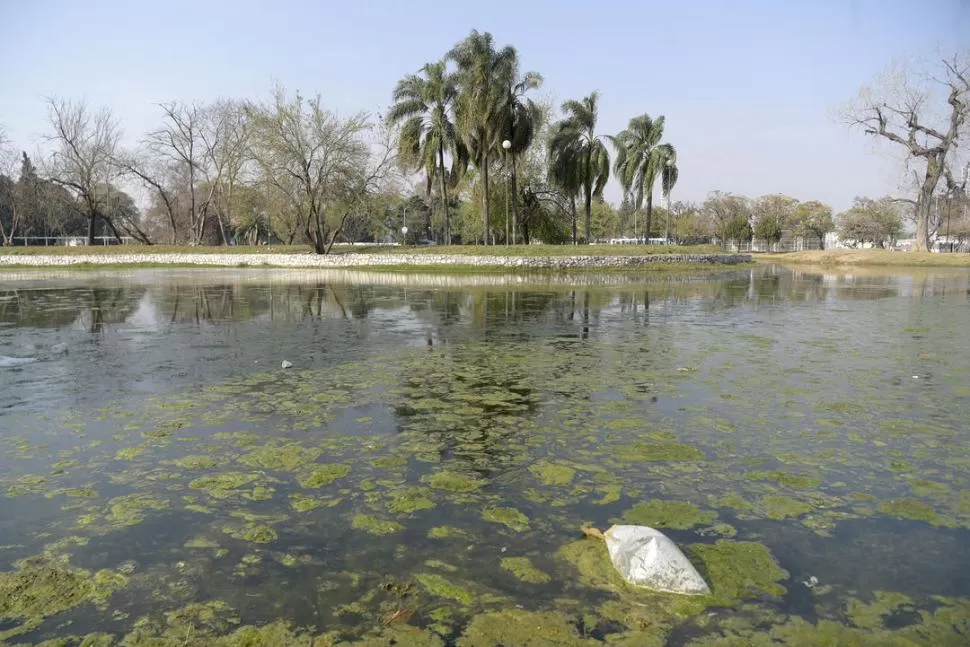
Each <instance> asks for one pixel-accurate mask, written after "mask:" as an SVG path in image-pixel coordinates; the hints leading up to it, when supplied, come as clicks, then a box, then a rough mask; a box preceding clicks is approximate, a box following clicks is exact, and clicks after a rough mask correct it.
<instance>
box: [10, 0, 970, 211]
mask: <svg viewBox="0 0 970 647" xmlns="http://www.w3.org/2000/svg"><path fill="white" fill-rule="evenodd" d="M472 28H475V29H478V30H481V31H491V32H492V33H493V34H494V36H495V38H496V40H497V41H498V43H500V44H512V45H515V46H516V47H517V48H518V50H519V54H520V58H521V61H522V65H523V70H535V71H538V72H540V73H542V74H543V76H544V77H545V81H546V82H545V86H544V88H543V90H542V95H544V96H546V97H549V98H552V99H554V100H555V101H556V103H559V102H560V101H562V100H563V99H566V98H573V97H580V96H582V95H585V94H587V93H589V92H590V91H591V90H599V92H600V93H601V95H602V98H601V112H600V124H599V128H600V130H601V132H603V133H614V132H616V131H617V130H620V129H621V128H623V127H624V126H625V125H626V122H627V120H628V119H629V118H630V117H632V116H634V115H637V114H641V113H643V112H647V113H649V114H651V115H653V116H655V115H658V114H663V115H666V117H667V132H666V137H665V139H666V140H667V141H669V142H670V143H672V144H674V145H675V146H676V147H677V148H678V151H679V160H678V162H679V166H680V169H681V174H680V183H679V185H678V187H677V188H676V189H675V190H674V199H692V200H702V199H703V198H704V196H705V195H706V193H707V192H708V191H710V190H714V189H720V190H723V191H732V192H735V193H742V194H747V195H751V196H757V195H760V194H764V193H774V192H782V193H787V194H790V195H793V196H794V197H797V198H799V199H802V200H808V199H821V200H824V201H826V202H829V203H830V204H831V205H832V206H833V207H835V209H836V210H841V209H844V208H846V207H847V206H848V205H849V203H850V201H851V199H852V197H853V196H854V195H873V196H875V195H880V194H884V193H887V192H893V191H895V190H896V187H897V184H898V180H899V168H898V166H897V165H896V163H895V162H894V161H892V160H890V159H888V158H887V156H886V155H885V153H881V152H880V151H879V150H878V149H877V148H876V147H874V146H873V145H872V143H871V142H869V141H867V139H866V138H865V137H864V136H863V135H862V134H861V133H858V132H850V131H848V130H847V129H846V128H845V127H844V126H842V125H840V124H838V123H836V122H835V121H834V120H833V117H832V110H833V109H834V108H835V107H837V106H838V105H839V104H841V103H843V102H845V101H847V100H849V99H851V98H852V97H853V96H854V95H855V94H856V92H857V90H858V88H859V86H860V85H861V84H864V83H866V82H869V81H871V80H872V78H873V77H874V76H875V75H876V74H878V73H879V72H880V71H881V70H882V69H883V68H884V67H885V66H886V64H888V63H889V62H890V61H891V60H892V59H893V58H894V57H911V58H920V59H926V60H932V59H935V58H937V57H938V55H939V54H941V53H947V52H953V51H956V50H957V49H958V48H961V47H962V48H964V49H966V48H967V47H970V2H968V0H919V1H915V0H907V1H902V0H841V1H839V0H809V1H802V0H799V1H797V2H796V1H792V2H787V1H784V0H775V1H769V0H762V1H756V0H748V1H743V2H742V1H734V2H730V1H716V0H708V1H705V2H700V1H693V2H690V1H686V2H652V1H647V0H641V1H636V0H623V1H620V0H616V1H609V0H591V1H586V2H578V1H575V0H560V1H558V2H554V1H549V2H545V1H542V2H540V1H528V0H517V1H511V0H486V1H482V2H462V1H456V0H453V1H452V2H442V1H440V0H437V1H436V0H396V1H395V0H382V1H368V0H357V1H349V2H348V1H343V2H329V1H318V2H311V1H298V0H274V1H272V2H257V1H255V0H236V1H229V0H219V1H215V0H209V1H207V0H194V1H185V0H167V1H166V2H146V1H141V2H137V1H136V2H131V1H122V0H72V1H68V0H61V1H56V0H31V1H30V2H25V1H17V0H0V61H2V64H0V124H4V125H5V127H6V130H7V132H8V134H9V135H10V136H12V138H13V139H14V140H15V141H16V142H17V143H18V144H19V145H21V146H22V147H26V148H27V149H28V150H31V149H33V148H34V147H35V146H36V145H37V143H38V140H37V137H36V134H37V133H39V132H41V131H42V130H43V129H44V127H45V111H44V105H43V97H44V96H46V95H52V94H56V95H59V96H64V97H71V98H84V99H86V100H88V101H89V102H90V103H92V104H95V105H102V104H103V105H108V106H110V107H111V108H112V109H113V110H114V111H115V113H116V114H117V116H118V117H119V118H120V119H121V121H122V125H123V128H124V131H125V135H126V138H127V139H128V140H129V141H134V140H135V139H137V138H138V137H139V136H140V134H141V133H143V132H144V131H145V130H147V129H149V128H152V127H155V126H156V125H157V124H158V112H157V108H156V107H155V105H154V104H156V103H158V102H161V101H168V100H173V99H180V100H197V101H203V102H204V101H207V100H210V99H213V98H216V97H219V96H234V97H251V98H260V97H265V96H266V94H267V92H268V90H269V88H270V87H271V85H272V83H273V81H274V80H279V81H281V82H282V83H283V84H284V85H286V86H287V87H288V88H289V89H291V90H293V89H299V90H300V91H302V92H304V93H311V92H319V93H320V94H321V95H322V96H323V99H324V102H325V103H326V104H327V105H328V106H329V107H331V108H333V109H335V110H337V111H338V112H341V113H351V112H356V111H359V110H365V111H371V112H376V111H378V110H381V109H382V108H385V107H386V106H387V104H388V103H389V102H390V93H391V90H392V88H393V86H394V83H395V82H396V81H397V80H398V79H399V78H400V77H401V76H403V75H404V74H407V73H410V72H413V71H415V70H417V68H419V67H420V66H421V65H422V64H423V63H424V62H426V61H431V60H435V59H437V58H439V57H440V56H441V55H442V54H443V53H444V52H445V51H447V50H448V49H449V48H450V47H451V46H452V45H453V44H454V43H455V42H456V41H458V40H460V39H461V38H463V37H464V36H465V35H466V34H467V33H468V32H469V31H470V30H471V29H472ZM611 184H612V183H611ZM618 196H619V191H618V189H617V188H616V186H615V185H613V186H612V187H611V189H610V190H609V191H608V197H610V198H611V199H614V200H615V199H617V198H618Z"/></svg>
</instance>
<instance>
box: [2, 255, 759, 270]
mask: <svg viewBox="0 0 970 647" xmlns="http://www.w3.org/2000/svg"><path fill="white" fill-rule="evenodd" d="M750 261H751V256H750V255H746V254H650V255H645V256H472V255H469V256H465V255H460V254H447V255H446V254H326V255H317V254H151V253H148V254H83V255H78V254H70V255H66V254H65V255H57V254H49V255H48V254H45V255H19V254H11V255H4V254H0V267H2V266H5V265H7V266H18V267H63V266H69V265H144V264H151V265H198V266H209V267H246V266H250V267H267V266H268V267H374V266H388V267H402V266H403V267H406V266H409V265H411V266H428V265H442V266H447V265H454V266H461V267H468V266H478V267H508V268H522V269H537V270H538V269H552V270H562V269H584V268H624V267H627V268H630V267H640V266H644V265H654V264H669V263H695V264H722V265H736V264H738V263H747V262H750Z"/></svg>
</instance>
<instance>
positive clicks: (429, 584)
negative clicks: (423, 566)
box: [414, 573, 475, 606]
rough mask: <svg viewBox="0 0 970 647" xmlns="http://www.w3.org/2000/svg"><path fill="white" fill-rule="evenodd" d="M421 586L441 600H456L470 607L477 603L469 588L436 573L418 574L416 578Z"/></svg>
mask: <svg viewBox="0 0 970 647" xmlns="http://www.w3.org/2000/svg"><path fill="white" fill-rule="evenodd" d="M414 579H416V580H417V581H418V582H419V583H420V584H421V586H423V587H424V588H425V589H427V590H428V593H430V594H432V595H435V596H437V597H439V598H445V599H447V600H455V601H456V602H460V603H461V604H463V605H465V606H468V605H471V604H472V603H473V602H474V601H475V594H474V593H472V592H471V591H470V590H468V589H467V588H464V587H462V586H459V585H458V584H455V583H454V582H453V581H451V580H449V579H448V578H446V577H444V576H443V575H438V574H436V573H418V574H417V575H415V576H414Z"/></svg>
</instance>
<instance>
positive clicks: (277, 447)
mask: <svg viewBox="0 0 970 647" xmlns="http://www.w3.org/2000/svg"><path fill="white" fill-rule="evenodd" d="M321 453H323V450H321V449H320V448H317V447H304V446H303V445H301V444H300V443H293V442H281V441H271V442H268V443H266V444H265V445H261V446H259V447H254V448H253V449H251V450H250V451H249V452H248V453H246V454H243V455H242V456H240V457H239V462H240V463H242V464H243V465H248V466H249V467H261V468H263V469H268V470H277V471H286V472H292V471H294V470H296V469H298V468H301V467H305V466H306V465H308V464H309V463H312V462H313V461H315V460H316V459H317V458H318V457H319V456H320V454H321Z"/></svg>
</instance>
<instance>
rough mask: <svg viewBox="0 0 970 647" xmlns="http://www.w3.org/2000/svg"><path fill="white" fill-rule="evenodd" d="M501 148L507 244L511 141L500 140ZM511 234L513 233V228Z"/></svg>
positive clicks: (507, 237)
mask: <svg viewBox="0 0 970 647" xmlns="http://www.w3.org/2000/svg"><path fill="white" fill-rule="evenodd" d="M502 148H503V149H504V150H505V244H506V246H507V245H508V244H509V193H510V192H511V185H512V175H511V174H510V173H509V150H510V149H511V148H512V142H510V141H509V140H507V139H506V140H505V141H503V142H502ZM512 235H513V236H514V235H515V231H514V229H513V232H512Z"/></svg>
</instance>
